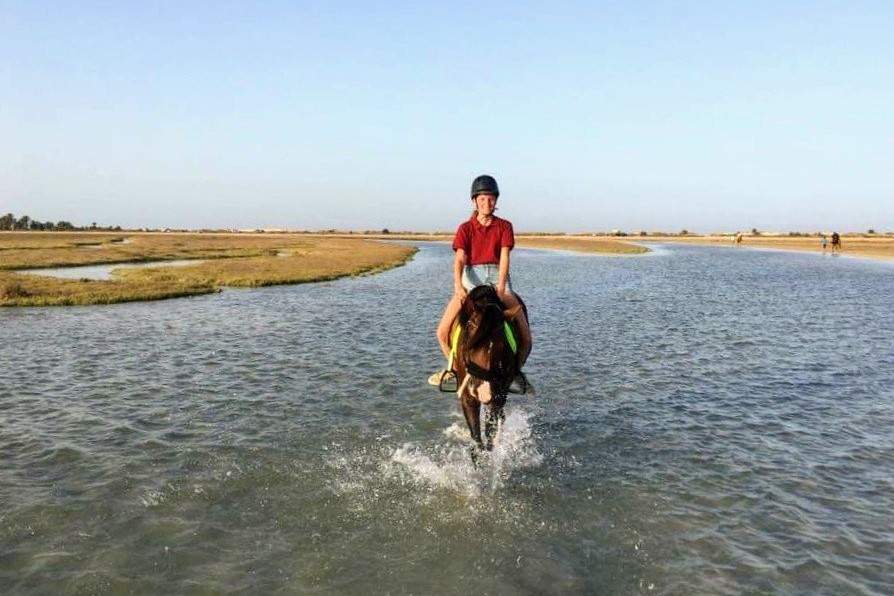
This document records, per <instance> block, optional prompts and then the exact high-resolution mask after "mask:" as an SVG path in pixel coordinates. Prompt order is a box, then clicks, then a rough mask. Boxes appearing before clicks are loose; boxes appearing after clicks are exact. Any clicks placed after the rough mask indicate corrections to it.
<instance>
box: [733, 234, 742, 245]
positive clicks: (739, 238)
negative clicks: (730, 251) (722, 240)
mask: <svg viewBox="0 0 894 596" xmlns="http://www.w3.org/2000/svg"><path fill="white" fill-rule="evenodd" d="M733 242H735V244H736V246H739V245H740V244H742V233H741V232H736V238H735V240H733Z"/></svg>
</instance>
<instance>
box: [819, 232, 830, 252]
mask: <svg viewBox="0 0 894 596" xmlns="http://www.w3.org/2000/svg"><path fill="white" fill-rule="evenodd" d="M820 243H822V245H823V254H826V245H828V244H829V239H828V238H826V235H825V234H821V235H820Z"/></svg>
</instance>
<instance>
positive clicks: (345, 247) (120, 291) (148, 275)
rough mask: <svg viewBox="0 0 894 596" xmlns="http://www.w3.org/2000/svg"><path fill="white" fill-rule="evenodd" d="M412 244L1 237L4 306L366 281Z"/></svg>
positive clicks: (291, 238)
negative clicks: (54, 273) (70, 274)
mask: <svg viewBox="0 0 894 596" xmlns="http://www.w3.org/2000/svg"><path fill="white" fill-rule="evenodd" d="M414 252H415V249H414V248H413V247H411V246H406V245H401V244H393V243H382V242H375V241H371V240H364V239H361V238H337V237H328V236H310V235H290V234H276V235H264V234H130V233H129V234H106V233H97V234H94V233H39V232H21V233H15V232H13V233H0V306H56V305H76V304H110V303H115V302H130V301H139V300H159V299H163V298H174V297H181V296H192V295H198V294H208V293H212V292H217V291H219V290H220V289H221V288H222V287H225V286H231V287H257V286H268V285H276V284H294V283H305V282H312V281H323V280H330V279H336V278H339V277H345V276H351V275H362V274H366V273H372V272H375V271H380V270H384V269H389V268H391V267H397V266H399V265H402V264H403V263H405V262H406V261H407V260H408V259H409V258H410V257H411V256H412V255H413V253H414ZM184 259H188V260H193V259H194V260H196V264H195V265H187V266H183V267H164V266H159V267H149V268H143V269H135V268H134V269H127V268H121V269H117V270H115V278H114V279H112V280H95V279H74V280H72V279H56V278H52V277H45V276H39V275H31V274H23V273H21V272H20V270H23V269H42V268H53V267H74V266H81V265H100V264H121V265H126V264H128V263H145V262H150V261H175V260H184Z"/></svg>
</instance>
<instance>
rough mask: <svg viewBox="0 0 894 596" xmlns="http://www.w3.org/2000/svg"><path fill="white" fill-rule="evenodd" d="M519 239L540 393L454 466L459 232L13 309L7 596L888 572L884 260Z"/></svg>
mask: <svg viewBox="0 0 894 596" xmlns="http://www.w3.org/2000/svg"><path fill="white" fill-rule="evenodd" d="M658 248H659V250H657V251H656V252H655V253H654V254H651V255H649V256H646V257H644V258H641V257H637V258H625V259H613V258H602V257H598V256H591V255H587V256H580V255H574V256H570V255H565V254H559V253H554V252H548V251H532V250H519V251H518V252H517V253H516V255H515V260H514V265H513V267H514V271H513V272H514V279H513V285H514V286H515V287H516V288H517V289H518V290H519V291H520V292H522V294H523V296H524V298H525V300H526V302H527V303H528V305H529V307H530V311H531V321H532V326H533V330H534V334H535V342H536V345H535V349H534V353H533V355H532V358H531V361H530V363H529V366H528V369H529V374H530V375H531V376H532V380H534V382H535V383H536V385H537V387H538V391H539V395H538V397H536V398H533V399H530V398H522V399H516V400H514V401H511V402H510V406H509V408H508V410H507V414H508V419H507V425H506V428H505V432H504V434H503V436H502V437H501V444H500V446H499V447H498V448H497V450H496V451H495V453H494V454H493V456H492V457H491V458H490V459H489V460H488V461H487V462H485V464H484V465H483V466H482V467H481V468H478V469H475V468H473V467H472V466H471V465H470V461H469V460H468V456H467V447H468V443H467V438H466V431H465V427H464V423H463V421H462V418H461V415H460V411H459V407H458V404H457V403H456V398H455V397H454V396H451V395H449V394H441V393H439V392H438V391H437V390H435V389H434V388H432V387H429V386H428V385H426V383H425V379H426V377H427V375H428V373H430V372H431V371H432V370H434V369H435V367H437V366H438V365H439V364H441V362H440V357H439V350H438V348H437V345H436V342H435V340H434V326H435V323H436V322H437V320H438V317H439V315H440V312H441V310H442V308H443V305H444V303H445V301H446V300H447V297H448V295H449V293H450V284H451V280H450V274H449V271H450V258H451V252H450V249H449V247H448V246H446V245H444V244H431V245H423V246H422V250H421V251H420V252H419V253H418V254H417V255H416V256H415V257H414V260H413V261H412V262H410V263H409V264H408V265H407V266H405V267H402V268H400V269H395V270H392V271H388V272H385V273H383V274H380V275H376V276H371V277H366V278H358V279H345V280H340V281H336V282H329V283H322V284H308V285H299V286H283V287H274V288H265V289H260V290H228V291H225V292H223V293H222V294H217V295H211V296H203V297H195V298H189V299H182V300H172V301H164V302H153V303H145V304H122V305H114V306H101V307H79V308H72V309H60V308H52V309H5V310H4V311H2V312H0V317H2V322H3V328H4V334H3V338H2V340H0V362H2V367H0V387H2V389H0V592H3V593H23V594H28V593H35V594H38V593H40V594H43V593H80V592H84V593H127V592H137V593H189V592H195V591H201V592H209V593H215V592H245V591H248V592H255V593H269V592H273V591H280V592H283V593H304V592H310V591H317V592H320V591H321V592H324V593H360V592H368V591H370V589H372V590H373V591H374V592H381V593H385V592H392V593H432V592H437V593H507V594H509V593H511V594H516V593H578V594H580V593H605V594H631V593H647V594H651V593H659V594H693V593H707V594H740V593H798V594H814V593H828V594H846V593H847V594H849V593H861V594H873V593H875V594H885V593H891V592H894V584H892V578H894V563H892V559H891V554H890V553H891V552H894V521H892V520H894V517H892V516H891V513H890V512H891V511H892V510H894V483H892V475H891V470H892V469H894V389H892V387H894V373H892V371H894V341H892V339H891V338H894V315H892V313H891V308H890V296H891V295H892V294H894V268H892V267H891V266H890V265H889V264H885V263H876V262H873V261H860V262H857V261H853V260H850V261H849V260H845V259H823V258H822V257H821V256H819V255H812V254H790V253H781V252H756V251H745V250H734V249H732V248H706V247H685V246H680V247H677V246H667V247H658Z"/></svg>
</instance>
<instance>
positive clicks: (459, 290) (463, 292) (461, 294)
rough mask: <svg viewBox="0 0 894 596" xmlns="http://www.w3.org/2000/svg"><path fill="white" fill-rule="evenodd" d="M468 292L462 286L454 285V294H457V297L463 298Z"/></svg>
mask: <svg viewBox="0 0 894 596" xmlns="http://www.w3.org/2000/svg"><path fill="white" fill-rule="evenodd" d="M468 294H469V293H468V292H467V291H466V289H465V288H464V287H462V286H454V287H453V295H454V296H456V297H457V298H459V299H460V300H463V299H464V298H465V297H466V296H467V295H468Z"/></svg>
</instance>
